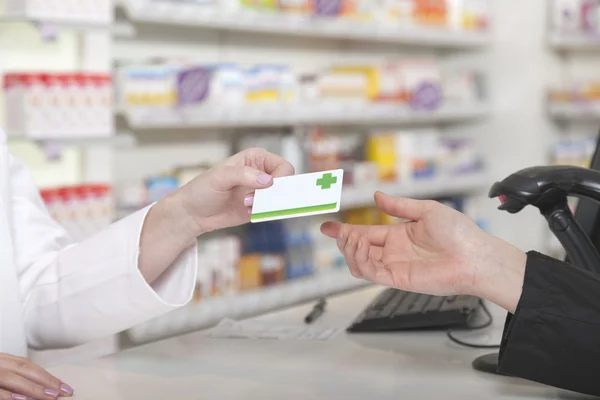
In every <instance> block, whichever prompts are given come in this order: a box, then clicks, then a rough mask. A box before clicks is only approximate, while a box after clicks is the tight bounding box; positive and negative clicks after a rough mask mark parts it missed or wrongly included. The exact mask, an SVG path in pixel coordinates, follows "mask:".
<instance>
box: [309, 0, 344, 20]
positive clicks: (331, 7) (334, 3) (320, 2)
mask: <svg viewBox="0 0 600 400" xmlns="http://www.w3.org/2000/svg"><path fill="white" fill-rule="evenodd" d="M314 5H315V8H314V13H315V15H316V16H319V17H334V16H337V15H340V14H341V13H342V7H343V2H342V0H315V2H314Z"/></svg>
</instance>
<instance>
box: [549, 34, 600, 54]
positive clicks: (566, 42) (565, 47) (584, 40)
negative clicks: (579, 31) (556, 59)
mask: <svg viewBox="0 0 600 400" xmlns="http://www.w3.org/2000/svg"><path fill="white" fill-rule="evenodd" d="M549 43H550V46H551V47H553V48H554V49H555V50H560V51H600V37H597V38H594V37H590V36H585V35H573V36H566V35H561V34H550V36H549Z"/></svg>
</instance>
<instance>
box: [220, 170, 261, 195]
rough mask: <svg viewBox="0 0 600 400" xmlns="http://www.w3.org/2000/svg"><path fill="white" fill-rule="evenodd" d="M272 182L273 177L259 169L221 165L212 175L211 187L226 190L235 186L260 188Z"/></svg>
mask: <svg viewBox="0 0 600 400" xmlns="http://www.w3.org/2000/svg"><path fill="white" fill-rule="evenodd" d="M272 184H273V177H272V176H271V175H269V174H267V173H265V172H263V171H261V170H259V169H256V168H252V167H248V166H241V167H237V166H236V167H233V166H223V167H221V168H219V169H217V170H216V171H215V174H214V175H213V185H212V186H213V187H214V188H215V189H216V190H220V191H227V190H231V189H233V188H235V187H237V186H245V187H248V188H251V189H262V188H266V187H269V186H271V185H272Z"/></svg>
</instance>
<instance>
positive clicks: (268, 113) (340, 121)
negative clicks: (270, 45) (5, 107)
mask: <svg viewBox="0 0 600 400" xmlns="http://www.w3.org/2000/svg"><path fill="white" fill-rule="evenodd" d="M488 113H489V108H488V107H487V105H485V104H471V105H461V106H445V107H442V108H440V109H439V110H437V111H414V110H411V109H410V108H406V107H399V106H374V105H368V106H365V105H362V106H360V105H359V106H354V107H352V106H345V107H338V108H328V107H320V108H314V109H311V110H300V111H296V112H294V111H292V110H291V109H290V110H284V109H272V110H262V111H251V110H250V111H241V112H238V113H233V112H232V113H230V114H221V115H219V114H216V113H201V112H190V113H184V112H177V111H174V110H167V109H165V110H163V111H156V110H149V111H137V112H128V111H122V112H120V115H121V116H122V117H123V118H124V119H125V121H126V124H127V126H128V127H129V128H130V129H132V130H134V131H142V130H156V129H178V128H179V129H194V128H268V127H285V126H297V125H320V126H344V125H425V124H444V123H453V122H466V121H471V120H477V119H481V118H484V117H486V116H487V115H488Z"/></svg>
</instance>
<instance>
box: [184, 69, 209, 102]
mask: <svg viewBox="0 0 600 400" xmlns="http://www.w3.org/2000/svg"><path fill="white" fill-rule="evenodd" d="M213 72H214V68H213V67H208V66H198V67H193V68H188V69H185V70H183V71H181V72H179V73H178V74H177V105H178V106H180V107H185V106H190V105H198V104H200V103H204V102H206V101H207V99H208V97H209V96H210V87H211V79H212V76H213Z"/></svg>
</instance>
